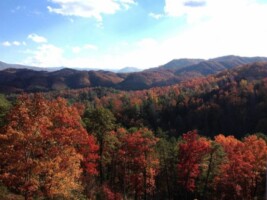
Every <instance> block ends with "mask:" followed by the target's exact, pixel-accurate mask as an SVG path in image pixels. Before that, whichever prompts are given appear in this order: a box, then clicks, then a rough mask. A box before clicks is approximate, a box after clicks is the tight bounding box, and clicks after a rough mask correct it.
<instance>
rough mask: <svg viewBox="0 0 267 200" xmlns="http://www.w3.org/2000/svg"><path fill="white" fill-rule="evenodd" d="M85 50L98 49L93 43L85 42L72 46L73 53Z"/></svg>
mask: <svg viewBox="0 0 267 200" xmlns="http://www.w3.org/2000/svg"><path fill="white" fill-rule="evenodd" d="M87 50H98V47H97V46H95V45H93V44H85V45H83V46H80V47H79V46H75V47H72V52H73V53H74V54H78V53H81V52H82V51H87Z"/></svg>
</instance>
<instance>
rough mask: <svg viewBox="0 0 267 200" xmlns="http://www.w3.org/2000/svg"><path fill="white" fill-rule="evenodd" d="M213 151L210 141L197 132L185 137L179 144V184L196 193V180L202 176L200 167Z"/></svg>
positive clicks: (187, 134) (189, 133)
mask: <svg viewBox="0 0 267 200" xmlns="http://www.w3.org/2000/svg"><path fill="white" fill-rule="evenodd" d="M210 150H211V144H210V141H208V140H207V139H206V138H203V137H199V136H198V134H197V131H192V132H188V133H186V134H184V135H183V141H182V142H181V143H179V162H178V165H177V168H178V175H179V183H180V184H181V185H182V186H183V187H184V188H186V189H187V190H188V191H194V189H195V180H196V179H197V178H198V176H199V175H200V170H199V167H200V165H201V162H202V160H203V157H204V156H205V155H206V154H207V153H209V151H210Z"/></svg>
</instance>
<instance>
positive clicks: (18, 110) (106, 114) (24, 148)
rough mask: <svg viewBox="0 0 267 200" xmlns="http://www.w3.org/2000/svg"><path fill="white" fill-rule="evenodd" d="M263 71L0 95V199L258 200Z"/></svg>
mask: <svg viewBox="0 0 267 200" xmlns="http://www.w3.org/2000/svg"><path fill="white" fill-rule="evenodd" d="M266 134H267V63H266V62H257V63H253V64H246V65H242V66H239V67H235V68H233V69H226V70H223V71H221V72H219V73H217V72H216V73H215V74H207V75H205V76H204V75H201V76H196V77H193V78H191V79H186V80H183V81H179V82H177V83H175V84H174V83H173V82H172V84H167V85H166V86H159V87H151V88H143V89H140V90H139V89H138V90H120V89H118V88H114V87H100V86H97V87H81V88H75V89H72V88H68V89H64V90H63V89H60V90H52V89H51V90H49V91H38V92H32V91H31V92H29V91H22V92H21V91H20V92H13V91H12V92H6V91H5V92H4V93H3V94H1V95H0V199H1V200H2V199H3V200H39V199H40V200H63V199H67V200H68V199H73V200H85V199H92V200H130V199H134V200H139V199H144V200H154V199H155V200H164V199H166V200H177V199H184V200H193V199H198V200H254V199H258V200H264V199H265V198H266V197H265V193H266V165H267V135H266Z"/></svg>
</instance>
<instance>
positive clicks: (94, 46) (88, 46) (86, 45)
mask: <svg viewBox="0 0 267 200" xmlns="http://www.w3.org/2000/svg"><path fill="white" fill-rule="evenodd" d="M83 48H84V49H91V50H97V49H98V47H97V46H96V45H93V44H85V45H84V46H83Z"/></svg>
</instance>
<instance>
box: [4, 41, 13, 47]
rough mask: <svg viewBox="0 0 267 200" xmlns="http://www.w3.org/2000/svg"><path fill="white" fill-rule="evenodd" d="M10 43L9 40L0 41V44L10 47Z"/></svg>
mask: <svg viewBox="0 0 267 200" xmlns="http://www.w3.org/2000/svg"><path fill="white" fill-rule="evenodd" d="M11 45H12V44H11V43H10V42H9V41H5V42H2V46H5V47H10V46H11Z"/></svg>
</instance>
